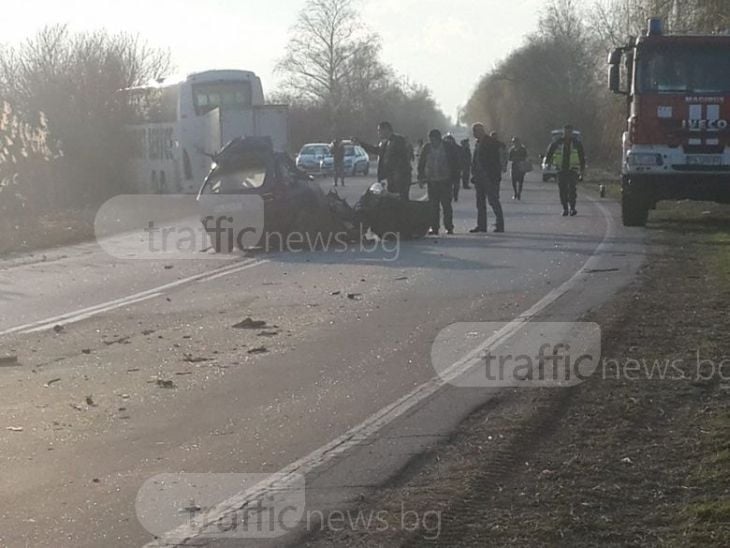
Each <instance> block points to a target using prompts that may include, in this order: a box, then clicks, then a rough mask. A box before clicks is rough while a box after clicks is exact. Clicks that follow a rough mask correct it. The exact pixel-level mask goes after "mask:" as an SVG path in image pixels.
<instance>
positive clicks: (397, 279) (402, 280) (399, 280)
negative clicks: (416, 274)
mask: <svg viewBox="0 0 730 548" xmlns="http://www.w3.org/2000/svg"><path fill="white" fill-rule="evenodd" d="M406 280H408V276H401V277H400V278H396V279H395V281H396V282H405V281H406Z"/></svg>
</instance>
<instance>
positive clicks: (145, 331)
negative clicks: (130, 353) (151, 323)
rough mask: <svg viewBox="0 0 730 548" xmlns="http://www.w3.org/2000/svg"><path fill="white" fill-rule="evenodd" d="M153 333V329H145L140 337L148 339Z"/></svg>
mask: <svg viewBox="0 0 730 548" xmlns="http://www.w3.org/2000/svg"><path fill="white" fill-rule="evenodd" d="M154 333H155V330H154V329H145V330H144V331H142V335H144V336H145V337H149V336H150V335H152V334H154Z"/></svg>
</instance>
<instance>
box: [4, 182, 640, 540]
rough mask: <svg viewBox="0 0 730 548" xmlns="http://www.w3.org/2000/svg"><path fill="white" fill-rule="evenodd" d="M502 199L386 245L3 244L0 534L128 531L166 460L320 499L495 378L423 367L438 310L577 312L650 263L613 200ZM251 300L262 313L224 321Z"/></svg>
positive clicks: (448, 316)
mask: <svg viewBox="0 0 730 548" xmlns="http://www.w3.org/2000/svg"><path fill="white" fill-rule="evenodd" d="M372 182H373V181H372V179H367V178H358V179H352V180H350V181H349V182H348V187H347V188H346V189H345V190H344V191H343V192H342V195H343V196H345V197H347V198H348V200H349V201H350V202H351V203H352V202H353V201H354V200H355V199H356V198H357V197H358V196H359V195H360V194H362V192H363V191H364V190H365V188H366V187H367V185H369V184H371V183H372ZM322 184H323V185H324V186H328V184H329V183H328V182H327V181H323V182H322ZM418 192H419V191H418V189H416V194H418ZM502 197H503V202H504V204H505V211H506V217H507V233H506V234H489V235H470V234H468V233H467V232H468V230H469V229H470V228H472V227H473V226H474V224H475V222H474V218H475V211H474V203H473V202H474V193H473V190H470V191H462V197H461V201H460V202H459V203H458V204H456V225H457V229H456V230H457V234H456V235H455V236H451V237H441V238H427V239H424V240H421V241H415V242H403V243H401V244H400V246H399V247H398V248H397V249H393V248H390V247H388V248H385V247H378V248H377V249H375V250H370V249H368V250H361V249H356V248H350V249H348V250H347V251H342V250H339V249H337V250H331V251H329V252H307V253H278V254H268V255H265V256H256V257H253V258H250V257H248V258H244V257H237V256H236V257H226V258H224V259H216V260H214V259H211V258H209V257H207V256H205V257H201V258H200V259H196V260H188V261H175V262H170V261H134V260H123V259H116V258H112V257H110V256H108V255H107V254H106V253H104V252H103V251H102V250H101V249H100V248H99V247H98V246H96V245H95V244H86V245H81V246H75V247H71V248H65V249H60V250H54V251H52V252H48V253H46V257H45V260H38V259H37V258H35V259H24V260H18V259H15V260H12V261H10V260H8V261H4V262H0V359H2V357H3V356H6V355H15V356H17V358H18V362H17V363H11V362H6V363H5V364H4V365H3V364H2V363H0V470H2V472H1V473H0V492H2V493H3V502H4V504H3V508H2V510H0V516H1V517H2V522H1V525H0V545H2V546H11V547H16V546H18V547H21V546H73V547H85V546H89V547H91V546H94V547H96V546H105V547H107V546H120V547H122V546H123V547H129V546H142V545H144V544H145V543H148V542H150V541H151V540H152V539H153V537H152V535H151V534H150V533H149V532H147V531H145V529H144V528H143V527H142V526H141V525H140V523H139V521H138V519H137V516H136V513H135V498H136V496H137V493H138V491H139V489H140V487H141V486H142V485H143V484H144V482H145V481H146V480H148V479H149V478H152V477H153V476H156V475H158V474H162V473H176V472H183V471H184V472H190V473H252V474H253V473H256V474H271V473H275V472H278V471H280V470H283V469H288V470H290V471H299V472H301V473H302V474H304V475H306V477H307V488H308V489H309V491H308V494H307V502H308V505H310V504H311V505H312V506H313V507H324V506H326V505H330V506H335V505H341V504H346V503H347V502H348V501H351V500H354V499H356V498H357V497H358V496H360V495H361V494H362V493H363V492H364V491H365V490H366V489H367V488H368V487H369V486H372V485H375V484H377V483H379V482H382V481H384V480H385V479H387V478H388V477H390V476H392V475H394V474H396V473H397V472H398V470H399V469H400V468H401V467H402V466H403V465H404V464H405V463H407V461H408V460H409V459H410V458H412V457H413V456H414V455H416V454H418V453H419V452H420V451H423V450H425V449H427V448H428V447H429V446H431V445H433V444H434V443H438V442H440V441H442V440H443V439H445V436H447V435H448V432H449V431H450V429H452V428H453V427H454V425H455V424H457V423H458V421H459V420H461V419H462V418H463V417H464V416H465V415H466V414H468V413H469V412H470V411H471V410H473V409H474V408H475V407H478V406H479V405H481V404H483V403H484V402H485V401H486V400H488V399H489V397H491V395H492V394H493V391H490V390H476V389H474V390H467V391H464V390H463V389H461V390H459V389H453V388H449V387H438V386H434V385H432V384H429V382H431V381H432V379H434V377H435V371H434V369H433V367H432V366H431V363H430V353H431V345H432V343H433V341H434V339H435V337H436V335H437V334H438V333H439V332H440V331H441V330H442V329H444V328H445V327H447V326H448V325H450V324H452V323H454V322H464V321H466V322H477V321H478V322H483V321H504V322H509V321H511V320H514V319H515V318H517V317H518V316H520V314H523V313H525V312H526V311H529V310H531V316H530V318H538V319H540V320H560V321H572V320H576V319H578V318H580V316H581V315H582V314H583V313H585V312H586V311H587V310H589V309H591V308H593V307H596V306H598V305H600V304H601V303H603V302H604V301H605V300H607V299H609V298H610V297H611V295H613V294H614V293H615V292H616V291H617V290H618V289H619V288H620V287H621V286H623V285H625V284H626V283H628V282H629V281H630V280H631V279H632V278H633V276H634V274H635V272H636V270H637V268H638V267H639V265H640V264H641V262H642V261H643V260H644V256H645V251H644V244H643V236H642V232H641V231H640V230H626V229H624V228H622V227H620V226H619V225H620V221H619V218H618V211H617V208H616V206H615V205H614V204H612V203H609V202H603V203H599V200H598V199H597V198H590V199H589V198H588V197H587V196H585V195H582V196H581V198H580V202H579V212H580V215H579V216H578V217H576V218H568V219H566V218H563V217H562V216H561V215H560V212H561V208H560V206H559V204H558V203H557V188H556V187H555V185H554V184H550V183H548V184H543V183H540V182H537V180H536V177H535V178H534V180H532V181H530V182H528V184H527V186H526V189H525V193H524V200H523V201H522V202H513V201H512V200H511V199H510V198H511V191H508V190H507V189H506V188H505V189H504V191H503V193H502ZM490 213H491V212H490ZM492 221H493V217H492V218H490V223H491V222H492ZM249 317H250V318H253V319H255V320H261V321H265V322H266V327H262V328H261V329H256V330H245V329H234V328H233V326H234V325H235V324H237V323H239V322H241V321H242V320H244V319H246V318H249ZM158 381H159V382H158ZM424 387H426V388H424ZM414 391H417V392H418V394H420V395H417V396H414V395H413V392H414ZM404 396H407V397H406V399H405V400H403V402H405V403H403V402H401V404H400V405H396V406H394V407H388V406H390V405H391V404H393V403H394V402H398V401H399V400H401V399H402V398H404ZM409 398H410V399H409ZM383 410H385V411H383ZM373 417H375V419H373ZM358 425H360V426H358ZM352 429H355V430H354V432H356V433H359V434H362V435H361V436H360V435H359V434H358V435H356V436H355V437H354V438H353V436H345V437H346V438H348V439H347V440H345V441H344V442H343V440H342V439H341V437H342V436H343V435H344V434H346V433H347V432H348V431H353V430H352ZM353 439H354V441H353ZM333 440H339V441H338V442H337V443H336V444H335V445H334V446H327V444H331V443H332V442H333ZM323 447H328V449H327V450H326V451H319V452H318V450H319V449H321V448H323ZM292 463H295V464H294V465H292ZM287 467H289V468H287ZM295 533H296V532H295ZM297 534H298V533H297ZM290 538H294V536H292V537H290ZM280 542H281V543H283V542H284V541H280ZM213 544H214V545H221V546H222V545H226V546H228V545H230V546H249V545H253V543H252V542H244V541H236V542H227V543H226V542H223V541H221V542H218V543H213Z"/></svg>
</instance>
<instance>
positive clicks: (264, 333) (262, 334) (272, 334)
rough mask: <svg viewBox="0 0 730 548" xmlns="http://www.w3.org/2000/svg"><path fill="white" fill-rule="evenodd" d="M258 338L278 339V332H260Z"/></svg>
mask: <svg viewBox="0 0 730 548" xmlns="http://www.w3.org/2000/svg"><path fill="white" fill-rule="evenodd" d="M258 336H259V337H278V336H279V332H278V331H262V332H261V333H259V335H258Z"/></svg>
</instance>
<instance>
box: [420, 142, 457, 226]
mask: <svg viewBox="0 0 730 548" xmlns="http://www.w3.org/2000/svg"><path fill="white" fill-rule="evenodd" d="M428 139H429V142H428V143H426V144H425V145H423V149H422V150H421V156H420V158H419V159H418V180H419V182H424V181H425V182H427V183H428V199H429V201H430V202H431V207H432V210H433V213H432V215H433V220H432V222H431V235H432V236H438V234H439V230H440V228H441V210H442V209H443V212H444V226H445V228H446V231H447V233H448V234H453V233H454V210H453V208H452V207H451V199H452V196H453V191H454V190H453V189H454V185H456V186H458V181H459V172H460V163H459V147H458V145H457V144H456V142H453V143H452V142H450V141H447V140H446V139H442V137H441V132H440V131H439V130H437V129H434V130H432V131H431V133H429V134H428Z"/></svg>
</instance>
